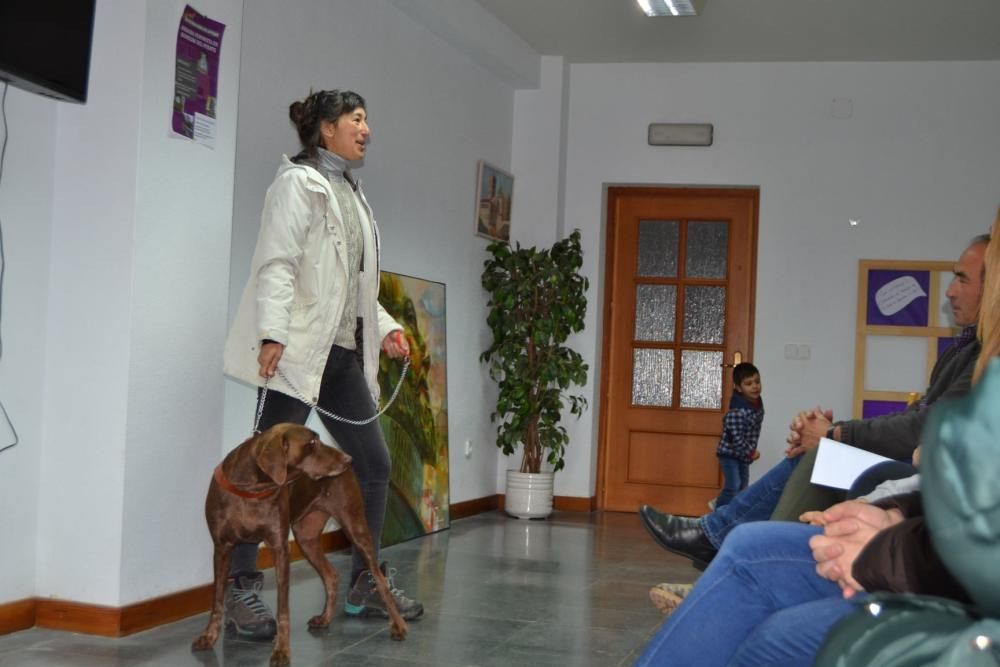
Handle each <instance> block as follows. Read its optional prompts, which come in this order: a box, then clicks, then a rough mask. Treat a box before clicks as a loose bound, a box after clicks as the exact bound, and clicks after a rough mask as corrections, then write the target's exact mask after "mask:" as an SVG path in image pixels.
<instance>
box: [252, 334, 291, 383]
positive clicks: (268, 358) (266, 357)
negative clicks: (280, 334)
mask: <svg viewBox="0 0 1000 667" xmlns="http://www.w3.org/2000/svg"><path fill="white" fill-rule="evenodd" d="M284 352H285V346H284V345H282V344H281V343H275V342H274V341H271V342H268V343H262V344H261V346H260V352H259V353H258V354H257V363H258V364H260V371H258V372H259V373H260V376H261V377H262V378H273V377H274V374H275V373H276V372H277V371H278V362H279V361H281V355H282V354H284Z"/></svg>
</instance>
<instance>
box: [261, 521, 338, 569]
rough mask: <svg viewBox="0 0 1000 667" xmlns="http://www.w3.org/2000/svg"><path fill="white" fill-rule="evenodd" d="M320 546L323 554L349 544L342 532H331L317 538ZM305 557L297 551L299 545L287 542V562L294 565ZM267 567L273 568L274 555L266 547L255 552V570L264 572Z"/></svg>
mask: <svg viewBox="0 0 1000 667" xmlns="http://www.w3.org/2000/svg"><path fill="white" fill-rule="evenodd" d="M319 541H320V544H321V545H322V547H323V553H330V552H331V551H339V550H340V549H346V548H347V547H349V546H351V543H350V542H348V541H347V538H346V537H344V531H342V530H332V531H330V532H329V533H323V534H322V535H321V536H320V538H319ZM303 558H305V556H303V555H302V550H301V549H299V545H298V544H296V543H295V541H294V540H289V542H288V562H289V563H294V562H295V561H297V560H302V559H303ZM269 567H274V554H272V553H271V550H270V549H269V548H268V547H265V546H262V547H261V548H260V550H259V551H258V552H257V569H258V570H266V569H267V568H269Z"/></svg>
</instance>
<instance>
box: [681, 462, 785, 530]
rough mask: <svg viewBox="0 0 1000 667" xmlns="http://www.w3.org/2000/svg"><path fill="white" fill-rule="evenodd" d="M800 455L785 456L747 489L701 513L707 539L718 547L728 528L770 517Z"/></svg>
mask: <svg viewBox="0 0 1000 667" xmlns="http://www.w3.org/2000/svg"><path fill="white" fill-rule="evenodd" d="M801 458H802V457H801V456H796V457H795V458H794V459H789V458H784V459H782V460H781V463H779V464H778V465H776V466H774V467H773V468H771V469H770V470H768V471H767V472H766V473H764V476H763V477H761V478H760V479H758V480H757V481H756V482H754V483H753V484H751V485H750V486H748V487H747V489H746V491H744V492H743V493H740V494H738V495H737V496H736V497H735V498H733V500H732V501H731V502H730V503H729V504H728V505H726V506H724V507H719V506H718V503H717V504H716V510H715V511H714V512H712V513H711V514H706V515H705V516H703V517H701V519H700V520H699V523H700V524H701V529H702V530H703V531H705V537H707V538H708V541H709V542H711V543H712V545H713V546H715V548H716V549H718V548H719V547H721V546H722V541H723V540H725V539H726V535H728V534H729V531H731V530H732V529H733V528H735V527H736V526H738V525H740V524H741V523H746V522H748V521H767V520H768V519H770V518H771V514H772V513H773V512H774V508H775V507H777V506H778V499H779V498H781V492H782V491H784V490H785V484H787V483H788V478H789V477H791V476H792V471H793V470H795V466H797V465H798V464H799V459H801Z"/></svg>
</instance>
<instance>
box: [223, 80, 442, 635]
mask: <svg viewBox="0 0 1000 667" xmlns="http://www.w3.org/2000/svg"><path fill="white" fill-rule="evenodd" d="M289 117H290V118H291V121H292V123H293V124H294V126H295V128H296V130H297V131H298V135H299V140H300V141H301V144H302V150H301V151H300V152H299V153H298V155H296V156H295V157H292V158H288V157H282V161H281V165H280V166H279V167H278V173H277V175H276V176H275V178H274V181H273V182H272V184H271V186H270V187H269V188H268V190H267V195H266V196H265V199H264V210H263V213H262V215H261V225H260V233H259V235H258V237H257V246H256V249H255V251H254V256H253V260H252V264H251V270H250V279H249V281H248V283H247V286H246V289H245V290H244V292H243V298H242V300H241V302H240V305H239V309H238V311H237V315H236V319H235V320H234V322H233V327H232V330H231V331H230V334H229V338H228V340H227V341H226V352H225V370H226V374H227V375H230V376H231V377H234V378H236V379H238V380H242V381H244V382H249V383H251V384H254V385H257V386H258V387H262V386H263V384H264V382H265V380H267V392H266V395H265V401H264V406H263V410H262V412H261V413H260V418H259V423H258V425H257V428H258V429H259V430H261V431H263V430H265V429H267V428H269V427H271V426H273V425H274V424H278V423H282V422H293V423H298V424H304V423H305V422H306V420H307V419H308V417H309V414H310V412H311V411H312V409H313V406H316V407H318V408H322V409H323V410H326V411H330V412H333V413H335V414H336V415H338V416H341V417H344V418H346V419H350V420H359V421H360V420H365V419H367V418H369V417H371V416H372V415H374V414H375V412H376V404H377V399H378V383H377V381H376V374H377V372H378V359H379V351H380V348H381V350H382V351H384V352H385V353H386V354H388V355H389V356H390V357H392V358H400V357H404V356H408V355H409V343H408V342H407V340H406V338H405V337H404V336H403V333H402V326H400V325H399V324H398V323H397V322H396V321H395V320H393V319H392V318H391V317H390V316H389V315H388V314H387V313H386V312H385V310H384V309H383V308H382V306H381V305H379V303H378V289H379V250H380V249H379V242H380V238H379V233H378V227H377V226H376V224H375V218H374V216H373V215H372V211H371V207H370V206H369V205H368V201H367V199H365V195H364V192H363V191H362V190H361V187H360V183H359V182H358V181H356V180H355V178H354V176H353V175H352V173H351V168H350V167H351V164H352V163H358V162H359V161H361V160H362V159H363V158H364V157H365V153H366V150H367V146H368V142H369V137H370V129H369V127H368V116H367V111H366V104H365V100H364V99H363V98H362V97H361V96H360V95H358V94H357V93H354V92H351V91H341V90H321V91H318V92H315V93H311V94H310V95H309V96H308V97H306V98H305V99H303V100H297V101H295V102H293V103H292V104H291V106H290V107H289ZM260 393H261V390H260V389H258V396H259V395H260ZM318 415H319V418H320V420H321V421H322V422H323V425H324V426H325V427H326V429H327V430H328V431H329V433H330V435H331V436H333V438H334V440H336V442H337V444H338V445H339V446H340V447H341V448H342V449H343V450H344V451H345V452H347V454H348V455H350V456H351V458H352V459H353V468H354V472H355V474H356V476H357V478H358V482H359V483H360V485H361V492H362V496H363V499H364V505H365V518H366V519H367V521H368V525H369V528H370V530H371V534H372V538H373V539H374V541H375V548H376V551H377V549H378V545H379V541H380V536H381V534H382V525H383V522H384V519H385V511H386V499H387V494H388V488H389V471H390V468H391V462H390V459H389V449H388V447H387V446H386V444H385V440H384V438H383V436H382V432H381V429H380V428H379V425H378V422H377V421H372V422H369V423H367V424H364V425H354V424H347V423H344V422H342V421H337V420H334V419H332V418H330V417H329V416H327V415H324V414H323V413H322V412H319V413H318ZM256 559H257V545H256V544H249V543H247V544H240V545H237V547H236V548H235V549H234V550H233V555H232V562H231V566H230V575H231V578H232V584H231V585H230V587H229V588H228V590H227V593H226V628H227V630H234V631H235V632H236V633H237V634H238V635H240V636H243V637H249V638H254V639H270V638H272V637H273V636H274V634H275V631H276V624H275V621H274V617H273V615H272V614H271V612H270V610H269V609H268V608H267V607H266V605H264V603H263V602H262V601H261V600H260V598H259V597H258V592H259V591H260V588H261V585H262V582H263V576H262V574H261V573H260V572H258V571H257V568H256ZM376 559H377V553H376ZM365 567H366V566H365V564H364V562H363V561H362V559H361V558H360V556H359V554H358V553H357V550H354V557H353V570H352V573H351V582H352V583H353V585H352V587H351V589H350V591H349V593H348V595H347V600H346V603H345V611H346V613H347V614H348V615H352V616H379V617H385V618H387V617H388V614H387V612H386V610H385V607H384V603H383V602H382V600H381V599H380V597H379V596H378V594H377V592H376V591H375V588H374V584H373V582H372V577H371V576H370V574H369V572H368V571H367V570H366V569H365ZM382 570H383V571H384V572H385V573H386V574H387V576H389V584H390V588H391V590H392V591H393V596H394V597H395V599H396V603H397V606H398V607H399V611H400V613H401V614H402V616H403V618H405V619H406V620H410V619H413V618H416V617H418V616H420V615H421V614H422V613H423V605H422V604H420V603H419V602H416V601H414V600H411V599H409V598H407V597H405V596H403V595H402V590H400V589H397V588H396V587H395V586H394V585H393V581H392V577H391V573H392V572H391V571H390V570H388V569H387V568H386V566H385V564H384V563H383V564H382Z"/></svg>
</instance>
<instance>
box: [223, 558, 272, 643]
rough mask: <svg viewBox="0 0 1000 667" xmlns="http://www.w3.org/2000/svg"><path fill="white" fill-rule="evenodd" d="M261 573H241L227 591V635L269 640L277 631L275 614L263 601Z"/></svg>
mask: <svg viewBox="0 0 1000 667" xmlns="http://www.w3.org/2000/svg"><path fill="white" fill-rule="evenodd" d="M263 586H264V574H263V573H262V572H238V573H236V574H234V575H233V577H232V579H230V583H229V585H228V587H227V588H226V600H225V609H226V635H227V636H237V637H241V638H243V639H252V640H254V641H270V640H272V639H274V635H275V634H277V632H278V624H277V623H276V622H275V620H274V614H272V613H271V610H270V609H268V607H267V605H266V604H264V601H263V600H261V599H260V596H259V595H258V593H260V589H261V587H263Z"/></svg>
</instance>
